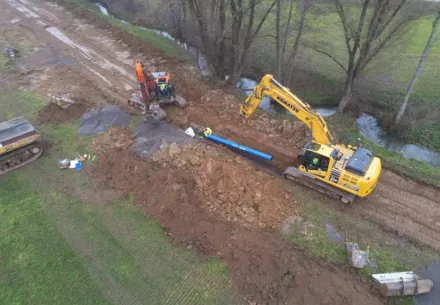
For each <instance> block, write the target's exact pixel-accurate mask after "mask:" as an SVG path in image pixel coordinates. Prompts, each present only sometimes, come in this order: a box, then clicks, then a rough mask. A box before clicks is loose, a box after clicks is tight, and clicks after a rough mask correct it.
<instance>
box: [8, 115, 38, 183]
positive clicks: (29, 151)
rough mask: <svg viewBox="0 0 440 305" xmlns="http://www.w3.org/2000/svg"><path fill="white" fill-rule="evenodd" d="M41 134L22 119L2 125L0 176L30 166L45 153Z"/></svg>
mask: <svg viewBox="0 0 440 305" xmlns="http://www.w3.org/2000/svg"><path fill="white" fill-rule="evenodd" d="M40 138H41V136H40V134H39V133H38V131H37V130H36V129H35V128H34V126H32V124H31V123H30V122H29V121H28V120H26V119H24V118H22V117H19V118H15V119H12V120H9V121H6V122H1V123H0V176H1V175H3V174H6V173H7V172H10V171H12V170H15V169H17V168H19V167H21V166H23V165H25V164H28V163H30V162H32V161H34V160H36V159H38V157H39V156H41V154H42V153H43V148H42V146H41V144H40V141H39V140H40Z"/></svg>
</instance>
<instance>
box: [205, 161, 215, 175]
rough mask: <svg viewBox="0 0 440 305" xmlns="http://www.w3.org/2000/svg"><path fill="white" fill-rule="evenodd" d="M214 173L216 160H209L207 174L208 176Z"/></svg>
mask: <svg viewBox="0 0 440 305" xmlns="http://www.w3.org/2000/svg"><path fill="white" fill-rule="evenodd" d="M213 171H214V160H212V159H209V160H208V162H207V163H206V172H207V173H208V174H212V173H213Z"/></svg>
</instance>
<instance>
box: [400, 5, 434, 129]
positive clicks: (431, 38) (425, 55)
mask: <svg viewBox="0 0 440 305" xmlns="http://www.w3.org/2000/svg"><path fill="white" fill-rule="evenodd" d="M439 20H440V12H438V13H437V17H436V18H435V20H434V23H433V26H432V31H431V35H430V36H429V39H428V42H427V44H426V47H425V51H424V52H423V55H422V57H421V58H420V61H419V65H418V66H417V69H416V72H415V73H414V76H413V78H412V80H411V82H410V84H409V86H408V90H407V91H406V94H405V97H404V98H403V102H402V105H401V106H400V108H399V111H398V113H397V116H396V121H395V123H396V125H399V124H400V121H401V120H402V117H403V114H404V113H405V110H406V107H407V106H408V101H409V97H410V96H411V93H412V91H413V90H414V86H415V85H416V83H417V80H418V79H419V76H420V73H421V72H422V68H423V65H424V64H425V61H426V59H427V58H428V55H429V52H430V51H431V46H432V43H433V42H434V40H435V33H436V31H437V28H438V23H439Z"/></svg>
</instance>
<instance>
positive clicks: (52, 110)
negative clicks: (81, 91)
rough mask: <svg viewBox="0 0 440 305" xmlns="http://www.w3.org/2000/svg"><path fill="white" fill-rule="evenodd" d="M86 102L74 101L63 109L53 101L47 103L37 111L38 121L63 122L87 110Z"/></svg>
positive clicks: (73, 118) (44, 122)
mask: <svg viewBox="0 0 440 305" xmlns="http://www.w3.org/2000/svg"><path fill="white" fill-rule="evenodd" d="M89 108H90V106H89V105H88V103H86V102H76V103H75V104H73V105H72V106H70V107H69V108H67V109H63V108H61V107H59V106H57V105H55V104H53V103H49V104H48V105H47V106H46V107H44V109H43V110H41V111H40V112H39V113H38V118H37V120H38V122H39V123H42V124H63V123H67V122H71V121H74V120H76V119H77V118H79V117H80V116H81V115H83V114H84V113H86V112H87V110H89Z"/></svg>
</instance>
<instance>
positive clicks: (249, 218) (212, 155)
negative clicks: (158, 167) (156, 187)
mask: <svg viewBox="0 0 440 305" xmlns="http://www.w3.org/2000/svg"><path fill="white" fill-rule="evenodd" d="M232 157H233V156H232V155H231V154H230V153H229V152H226V151H221V150H219V147H218V146H217V147H212V146H210V145H206V144H205V143H198V144H196V145H191V146H190V145H184V146H177V145H176V144H175V143H173V144H171V145H163V146H162V148H161V150H160V151H159V152H157V153H156V154H154V155H153V156H152V160H153V161H154V162H158V163H160V164H162V166H163V167H164V170H170V169H172V170H174V169H175V170H184V171H185V172H187V173H189V174H191V176H192V177H194V181H195V186H191V187H192V188H193V190H192V191H193V192H194V195H195V196H197V198H198V200H199V201H200V204H201V208H202V209H203V210H206V211H209V212H210V213H212V214H215V215H218V216H220V217H222V218H223V219H224V220H227V221H232V222H237V223H240V224H242V225H251V226H259V227H261V228H264V227H277V226H278V225H279V224H280V223H281V222H282V221H283V220H284V219H285V218H286V217H287V216H290V215H293V214H294V212H295V209H294V207H295V201H294V200H293V199H291V196H290V194H289V193H287V192H286V191H284V189H283V188H282V186H281V184H280V183H279V180H278V179H277V178H275V177H273V176H270V175H269V174H267V173H266V172H263V171H261V170H257V169H256V168H255V166H254V165H253V164H251V163H250V162H249V161H247V160H245V159H243V158H241V157H239V156H237V157H235V158H232ZM186 187H187V186H186V185H185V184H183V185H182V184H178V183H176V184H173V185H172V191H173V192H178V193H179V192H180V189H181V188H186ZM150 197H151V196H150Z"/></svg>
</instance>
